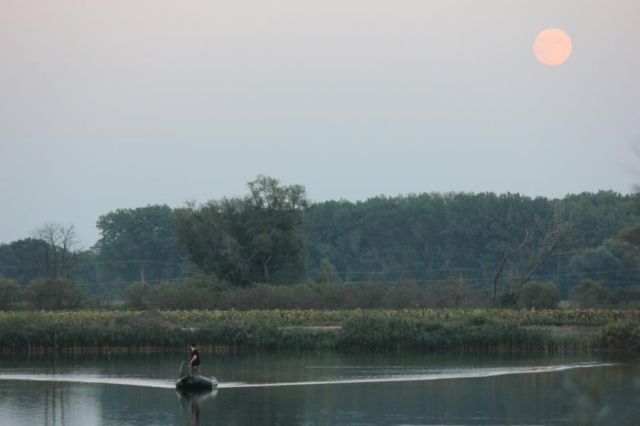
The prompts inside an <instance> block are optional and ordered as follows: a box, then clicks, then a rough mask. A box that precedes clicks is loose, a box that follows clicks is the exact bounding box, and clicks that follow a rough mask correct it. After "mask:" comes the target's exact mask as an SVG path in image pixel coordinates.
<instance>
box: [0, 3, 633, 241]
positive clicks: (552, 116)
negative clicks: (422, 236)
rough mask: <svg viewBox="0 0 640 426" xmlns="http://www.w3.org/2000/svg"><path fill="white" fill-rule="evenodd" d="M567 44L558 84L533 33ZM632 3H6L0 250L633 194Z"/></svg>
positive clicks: (0, 55) (1, 52)
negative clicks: (532, 199) (466, 201)
mask: <svg viewBox="0 0 640 426" xmlns="http://www.w3.org/2000/svg"><path fill="white" fill-rule="evenodd" d="M548 27H557V28H560V29H562V30H564V31H566V32H567V33H568V34H569V35H570V36H571V38H572V40H573V48H574V50H573V54H572V56H571V58H570V59H569V60H568V61H567V62H566V63H565V64H563V65H561V66H558V67H546V66H544V65H542V64H540V63H539V62H538V61H537V60H536V58H535V57H534V55H533V52H532V43H533V40H534V39H535V37H536V35H537V34H538V32H539V31H541V30H543V29H545V28H548ZM639 41H640V1H638V0H606V1H605V0H602V1H589V0H576V1H570V0H558V1H544V0H531V1H527V0H503V1H498V0H466V1H456V0H385V1H379V0H357V1H356V0H353V1H350V0H317V1H303V0H290V1H269V0H252V1H248V0H233V1H225V2H220V1H212V0H207V1H184V0H175V1H165V0H144V1H141V0H109V1H107V0H100V1H98V0H75V1H72V0H56V1H51V0H41V1H32V0H0V200H1V201H0V202H1V207H0V242H9V241H11V240H14V239H18V238H22V237H26V236H28V235H29V234H30V233H31V231H33V230H34V229H35V228H36V227H37V226H39V225H41V224H42V223H43V222H47V221H49V222H58V223H62V224H75V225H76V227H77V229H78V231H79V235H80V238H81V243H82V245H83V246H85V247H86V246H89V245H91V244H93V243H94V242H95V240H96V239H97V231H96V229H95V222H96V220H97V218H98V216H99V215H101V214H104V213H107V212H108V211H110V210H113V209H116V208H120V207H138V206H144V205H146V204H149V203H167V204H169V205H171V206H179V205H182V203H183V202H184V201H186V200H197V201H206V200H208V199H211V198H219V197H222V196H224V195H228V196H233V195H240V194H243V193H244V192H245V183H246V182H247V181H249V180H251V179H253V178H254V177H255V176H256V175H258V174H267V175H270V176H274V177H276V178H279V179H281V180H282V181H283V183H285V184H290V183H300V184H303V185H305V186H306V187H307V191H308V194H309V196H310V198H311V199H312V200H316V201H321V200H326V199H338V198H346V199H350V200H356V199H365V198H367V197H370V196H373V195H377V194H389V195H395V194H399V193H409V192H431V191H474V192H479V191H494V192H506V191H511V192H521V193H525V194H528V195H545V196H563V195H565V194H566V193H570V192H581V191H596V190H599V189H613V190H616V191H620V192H629V191H630V190H631V187H632V183H633V181H634V178H636V177H634V176H633V175H632V174H631V173H630V172H628V171H627V170H625V164H628V165H633V164H634V162H640V161H639V160H638V159H636V158H634V157H633V155H632V151H631V144H632V141H633V140H634V138H637V137H639V136H640V105H639V102H640V82H639V79H638V76H640V49H639V46H638V44H639Z"/></svg>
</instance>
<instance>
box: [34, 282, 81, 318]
mask: <svg viewBox="0 0 640 426" xmlns="http://www.w3.org/2000/svg"><path fill="white" fill-rule="evenodd" d="M25 290H26V293H27V299H28V300H29V302H30V304H31V306H32V307H34V308H36V309H48V310H60V309H76V308H79V307H80V306H81V305H82V302H83V301H84V300H85V292H84V290H83V289H82V288H81V287H80V286H79V285H78V284H76V283H74V282H72V281H69V280H67V279H65V278H54V279H49V280H35V281H32V282H31V283H29V285H28V286H27V288H26V289H25Z"/></svg>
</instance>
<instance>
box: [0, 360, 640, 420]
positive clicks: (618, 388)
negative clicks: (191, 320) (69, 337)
mask: <svg viewBox="0 0 640 426" xmlns="http://www.w3.org/2000/svg"><path fill="white" fill-rule="evenodd" d="M202 356H203V362H204V365H203V372H204V373H205V374H207V375H214V376H216V377H217V378H218V380H219V382H220V388H219V389H218V391H217V392H214V393H208V394H202V395H196V396H184V395H181V394H179V393H176V391H175V390H174V382H175V380H176V379H177V376H178V367H179V364H180V362H181V361H182V359H183V358H184V354H167V353H164V354H155V355H153V354H152V355H111V356H108V355H81V356H50V355H47V356H32V357H30V358H29V359H27V358H26V357H24V356H20V357H18V356H3V357H1V358H0V424H2V425H29V426H31V425H83V426H87V425H191V424H194V425H196V424H200V425H212V424H218V425H222V424H224V425H249V424H255V425H269V424H279V425H290V424H313V425H315V424H317V425H368V424H402V425H407V424H412V425H413V424H443V425H477V424H480V425H504V424H509V425H550V424H562V425H574V424H603V425H625V424H629V425H633V424H639V422H640V420H639V419H640V357H632V356H622V355H617V356H612V355H604V354H574V355H566V354H565V355H549V354H515V355H514V354H495V353H492V354H470V353H452V354H342V353H333V352H329V353H324V352H322V353H304V352H303V353H245V354H236V355H234V354H206V353H203V354H202Z"/></svg>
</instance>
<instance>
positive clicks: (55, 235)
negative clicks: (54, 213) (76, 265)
mask: <svg viewBox="0 0 640 426" xmlns="http://www.w3.org/2000/svg"><path fill="white" fill-rule="evenodd" d="M34 235H35V237H36V238H38V239H40V240H42V241H44V242H45V243H46V245H47V252H46V267H47V276H48V277H49V278H58V277H63V278H67V277H68V276H69V273H70V272H71V268H72V267H73V261H74V259H73V246H74V245H75V244H76V242H77V238H76V231H75V227H74V226H73V225H69V226H64V225H60V224H57V223H45V224H44V225H42V226H41V227H39V228H38V229H36V231H35V232H34Z"/></svg>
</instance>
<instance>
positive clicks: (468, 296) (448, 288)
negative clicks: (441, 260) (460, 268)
mask: <svg viewBox="0 0 640 426" xmlns="http://www.w3.org/2000/svg"><path fill="white" fill-rule="evenodd" d="M425 303H426V306H428V307H433V308H468V307H473V306H478V305H479V300H478V295H477V294H476V293H475V291H474V290H473V289H472V288H471V287H469V284H467V282H465V281H443V282H438V283H434V284H432V285H431V286H429V287H427V289H426V290H425Z"/></svg>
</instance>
